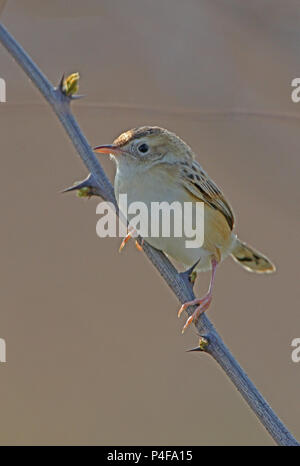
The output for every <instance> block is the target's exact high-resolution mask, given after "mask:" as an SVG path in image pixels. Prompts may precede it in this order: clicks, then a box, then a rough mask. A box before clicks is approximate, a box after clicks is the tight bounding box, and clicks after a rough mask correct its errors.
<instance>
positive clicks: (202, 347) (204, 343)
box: [186, 336, 209, 353]
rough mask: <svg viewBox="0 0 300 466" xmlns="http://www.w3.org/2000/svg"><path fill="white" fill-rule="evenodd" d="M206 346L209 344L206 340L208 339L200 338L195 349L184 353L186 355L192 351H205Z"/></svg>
mask: <svg viewBox="0 0 300 466" xmlns="http://www.w3.org/2000/svg"><path fill="white" fill-rule="evenodd" d="M208 344H209V340H208V337H204V336H201V337H200V338H199V345H198V346H196V347H195V348H192V349H190V350H187V351H186V352H187V353H191V352H193V351H206V349H207V347H208Z"/></svg>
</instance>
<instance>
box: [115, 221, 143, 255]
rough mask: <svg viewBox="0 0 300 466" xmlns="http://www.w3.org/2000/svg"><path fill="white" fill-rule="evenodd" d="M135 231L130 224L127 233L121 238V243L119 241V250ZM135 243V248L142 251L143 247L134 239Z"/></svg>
mask: <svg viewBox="0 0 300 466" xmlns="http://www.w3.org/2000/svg"><path fill="white" fill-rule="evenodd" d="M135 233H137V232H136V229H135V228H134V227H133V226H130V225H129V227H128V233H127V235H126V236H125V238H124V239H123V241H122V243H121V246H120V248H119V252H121V251H122V249H123V248H124V247H125V245H126V243H127V242H128V241H129V240H130V239H131V238H132V237H133V236H134V234H135ZM143 243H144V240H142V244H143ZM135 245H136V248H137V249H138V250H139V251H142V250H143V248H142V246H141V245H140V244H139V243H138V242H137V241H135Z"/></svg>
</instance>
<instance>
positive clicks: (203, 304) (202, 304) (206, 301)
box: [178, 292, 212, 333]
mask: <svg viewBox="0 0 300 466" xmlns="http://www.w3.org/2000/svg"><path fill="white" fill-rule="evenodd" d="M211 300H212V293H211V292H208V293H207V294H206V295H205V296H203V298H197V299H194V300H193V301H188V302H186V303H184V304H183V305H182V306H181V308H180V309H179V311H178V318H179V317H180V316H181V314H182V313H183V311H185V310H186V309H187V308H188V307H190V306H196V305H197V306H198V307H197V308H196V309H195V311H194V312H193V314H192V315H191V316H190V317H189V318H188V319H187V321H186V323H185V325H184V327H183V329H182V333H184V332H185V330H186V329H187V328H188V327H189V326H190V325H191V323H192V322H194V321H197V319H199V317H200V315H201V314H203V312H205V311H206V310H207V309H208V308H209V306H210V303H211Z"/></svg>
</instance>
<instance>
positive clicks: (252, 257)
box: [231, 239, 276, 273]
mask: <svg viewBox="0 0 300 466" xmlns="http://www.w3.org/2000/svg"><path fill="white" fill-rule="evenodd" d="M231 255H232V257H233V259H234V260H235V261H236V262H238V263H239V264H240V265H241V266H242V267H244V268H245V269H246V270H249V271H250V272H256V273H272V272H275V270H276V267H275V265H274V264H272V262H271V261H270V260H269V259H268V258H267V257H266V256H264V255H263V254H261V253H260V252H258V251H256V250H255V249H253V248H252V247H251V246H248V245H247V244H246V243H242V241H240V240H239V239H237V240H236V245H235V247H234V248H233V251H232V253H231Z"/></svg>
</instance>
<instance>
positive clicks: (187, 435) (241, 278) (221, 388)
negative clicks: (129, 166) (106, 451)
mask: <svg viewBox="0 0 300 466" xmlns="http://www.w3.org/2000/svg"><path fill="white" fill-rule="evenodd" d="M2 20H3V22H4V24H5V25H6V26H7V27H8V28H9V30H10V32H11V33H13V34H14V35H15V37H16V38H17V40H18V41H19V42H20V43H21V44H22V45H23V47H24V48H25V49H26V50H27V51H28V52H29V53H30V55H31V56H32V58H33V59H34V60H35V61H36V62H37V64H38V65H39V66H40V67H41V69H42V70H43V71H44V72H45V73H46V75H47V76H48V77H49V79H51V80H52V82H53V83H56V82H58V80H59V79H60V77H61V74H62V72H64V71H66V72H72V71H77V70H78V71H79V72H80V74H81V89H80V90H81V92H82V93H84V94H87V97H86V98H85V99H84V100H82V101H80V102H78V103H76V104H75V105H74V111H75V113H76V116H77V117H78V121H79V123H80V125H81V127H82V129H83V131H84V132H85V134H86V136H87V137H88V140H89V141H90V143H91V144H92V145H96V144H103V143H109V142H111V140H112V139H113V138H114V137H115V136H117V135H118V134H119V133H120V132H122V131H123V130H125V129H128V128H130V127H133V126H136V125H143V124H157V125H161V126H164V127H167V128H169V129H171V130H173V131H175V132H177V133H178V134H179V135H180V136H181V137H182V138H184V139H185V140H186V141H188V142H189V144H190V145H191V146H192V147H193V148H194V150H195V151H196V152H197V153H198V154H199V160H200V161H201V163H202V164H203V166H204V167H205V169H206V170H207V171H208V172H209V174H210V175H211V176H212V177H213V178H214V179H215V181H216V182H217V183H218V184H219V185H220V186H221V187H222V188H223V189H224V191H225V193H226V195H227V197H228V199H229V200H230V201H231V203H232V205H233V206H234V208H235V212H236V216H237V220H238V222H237V223H238V225H237V230H238V232H239V235H240V237H241V238H242V239H244V240H247V241H249V243H250V244H253V245H255V246H256V247H257V248H259V249H260V250H262V251H264V252H265V253H267V254H268V255H269V256H270V257H271V258H272V259H273V260H274V262H275V263H276V264H277V266H278V272H277V273H276V275H273V276H255V275H251V274H248V273H246V272H244V271H243V270H242V269H241V268H240V267H238V266H237V265H236V264H234V263H233V262H232V261H231V260H228V261H226V262H225V263H224V264H223V266H222V267H221V268H220V270H219V272H218V275H217V283H216V289H215V295H214V302H213V305H212V307H211V309H210V310H209V316H210V318H211V319H212V320H213V322H214V323H215V325H216V327H217V328H218V330H219V331H220V333H221V335H222V336H223V338H224V340H225V342H226V343H227V344H228V345H229V347H230V348H231V350H232V351H233V354H234V355H235V356H236V357H237V359H238V360H239V362H240V363H241V364H242V365H243V367H244V368H245V370H246V371H247V372H248V374H249V375H250V377H251V378H252V380H253V381H254V382H255V383H256V384H257V386H258V388H259V389H260V390H261V391H262V393H263V394H264V395H265V396H266V398H267V399H268V401H269V402H270V403H271V404H272V406H273V407H274V409H275V411H277V413H278V414H279V415H280V417H281V418H282V419H283V420H284V421H285V422H286V423H287V425H288V427H289V428H290V429H291V430H292V432H293V433H294V434H295V435H296V436H298V438H300V406H299V383H300V364H298V365H297V364H295V363H293V362H292V361H291V346H290V345H291V341H292V339H293V338H296V337H300V327H299V272H298V270H299V267H298V262H299V223H298V220H299V168H300V161H299V149H300V131H299V129H300V120H299V118H300V104H299V106H297V105H296V104H294V103H292V101H291V97H290V94H291V85H290V84H291V80H292V79H293V78H294V77H300V49H299V44H300V29H299V21H300V4H299V2H298V1H292V0H289V1H287V0H280V1H275V0H269V1H266V0H252V1H251V2H247V4H246V3H245V2H240V1H238V0H236V1H233V0H231V1H228V0H219V1H218V0H201V1H200V0H187V1H185V2H182V1H180V0H155V1H152V2H150V1H146V0H142V1H141V0H113V1H108V0H106V1H97V0H94V1H92V0H89V1H88V0H86V1H85V2H82V1H80V0H72V1H58V0H56V1H54V0H51V1H50V0H49V1H43V2H41V1H40V0H26V1H24V0H19V1H17V0H14V1H13V0H10V1H8V2H7V4H6V6H5V9H4V10H3V12H2ZM0 63H1V70H0V71H1V72H0V75H1V77H2V78H4V79H5V80H6V83H7V103H1V104H0V125H1V158H0V164H1V166H0V174H1V175H0V176H1V180H0V183H1V197H0V203H1V220H2V221H1V230H0V240H1V269H0V270H1V276H0V279H1V298H0V302H1V311H0V337H2V338H5V340H6V344H7V363H6V364H1V366H0V412H1V422H0V443H1V444H109V445H114V444H116V445H118V444H119V445H120V444H123V445H126V444H129V445H130V444H161V445H164V444H165V445H166V444H170V445H196V444H200V445H207V444H208V445H212V444H226V445H227V444H234V445H239V444H250V445H253V444H262V445H269V444H272V441H271V439H270V438H269V436H268V434H267V433H266V432H265V431H264V429H263V428H262V427H261V425H260V424H259V423H258V421H257V419H256V418H255V416H254V415H253V414H252V412H251V411H250V410H249V409H248V407H247V406H246V405H245V403H244V402H243V401H242V399H241V397H240V396H239V394H238V393H237V392H236V390H235V389H234V388H233V386H232V385H231V383H230V382H229V381H228V380H227V378H226V377H225V375H224V374H223V373H222V371H221V370H220V369H219V367H217V365H216V364H215V363H214V362H213V361H212V360H210V359H209V357H207V356H206V355H197V354H188V353H186V352H185V349H187V348H189V347H191V346H193V345H195V343H196V341H197V339H196V336H195V332H194V330H189V331H188V332H187V333H186V335H185V336H184V337H182V336H181V334H180V330H181V327H182V325H183V320H182V321H178V320H177V318H176V312H177V309H178V303H177V302H176V300H175V298H174V296H173V295H172V294H171V292H170V291H169V289H168V288H167V286H166V285H165V283H164V282H163V281H162V280H161V279H160V277H159V276H158V274H157V273H156V271H155V270H154V269H153V267H152V266H151V264H150V263H149V262H148V261H147V259H146V258H145V257H144V255H143V254H141V253H139V252H138V251H137V250H136V249H135V247H134V245H133V244H129V245H128V247H127V248H126V249H125V250H124V251H123V253H122V254H121V255H119V254H118V247H119V244H120V239H99V238H98V237H97V236H96V232H95V226H96V221H97V216H96V213H95V209H96V203H97V200H95V199H93V200H90V201H85V200H79V199H77V198H76V196H75V195H73V194H69V195H61V194H59V191H60V190H61V189H63V188H64V187H66V186H67V185H70V184H72V183H73V181H75V180H78V179H82V178H84V177H85V176H86V170H85V168H84V167H83V165H82V163H81V161H80V160H79V158H78V157H77V154H76V152H75V150H74V148H73V146H72V144H71V143H70V141H69V140H68V139H67V137H66V135H65V134H64V132H63V130H62V128H61V127H60V125H59V123H58V121H57V120H56V118H55V117H54V115H53V113H52V112H51V110H50V108H49V107H48V106H47V105H46V103H45V102H44V100H43V99H42V98H41V96H40V95H39V93H38V92H37V90H36V89H35V88H34V87H33V85H32V84H31V83H30V82H29V80H28V79H27V78H26V77H25V75H24V74H23V72H22V71H21V70H20V69H19V67H18V66H17V65H16V64H15V63H14V62H13V60H12V59H11V58H10V57H9V55H8V54H7V52H6V51H5V50H4V49H3V48H2V47H1V48H0ZM119 106H120V108H119ZM103 164H104V166H105V169H106V170H107V171H108V173H109V174H110V176H111V178H113V173H114V167H113V166H112V164H111V162H109V161H105V162H103ZM208 279H209V276H208V275H207V274H203V275H201V276H200V278H199V280H198V288H197V292H198V293H199V294H200V293H203V292H204V291H205V288H206V286H207V283H208Z"/></svg>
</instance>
